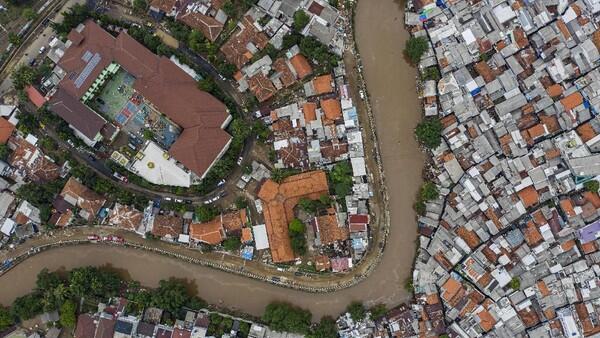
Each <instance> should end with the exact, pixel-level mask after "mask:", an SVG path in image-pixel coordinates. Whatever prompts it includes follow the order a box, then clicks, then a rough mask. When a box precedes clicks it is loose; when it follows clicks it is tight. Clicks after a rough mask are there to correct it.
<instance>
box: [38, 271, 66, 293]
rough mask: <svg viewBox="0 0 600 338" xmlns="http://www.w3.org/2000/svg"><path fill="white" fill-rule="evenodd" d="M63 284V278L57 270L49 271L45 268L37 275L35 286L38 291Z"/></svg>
mask: <svg viewBox="0 0 600 338" xmlns="http://www.w3.org/2000/svg"><path fill="white" fill-rule="evenodd" d="M59 284H61V279H60V277H59V276H58V274H57V273H56V272H49V271H48V269H46V268H44V269H42V271H40V272H39V273H38V275H37V280H36V282H35V287H36V289H37V290H38V291H45V290H50V289H54V288H55V287H57V286H58V285H59Z"/></svg>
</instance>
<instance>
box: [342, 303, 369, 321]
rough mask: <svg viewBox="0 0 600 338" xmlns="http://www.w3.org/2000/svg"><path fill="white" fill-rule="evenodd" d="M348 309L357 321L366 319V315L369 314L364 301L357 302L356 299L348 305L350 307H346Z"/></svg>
mask: <svg viewBox="0 0 600 338" xmlns="http://www.w3.org/2000/svg"><path fill="white" fill-rule="evenodd" d="M346 311H348V313H350V316H351V317H352V319H353V320H355V321H357V320H363V319H365V316H366V314H367V310H366V309H365V306H364V305H363V303H361V302H356V301H355V302H352V303H350V304H349V305H348V307H347V308H346Z"/></svg>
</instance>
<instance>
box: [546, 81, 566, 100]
mask: <svg viewBox="0 0 600 338" xmlns="http://www.w3.org/2000/svg"><path fill="white" fill-rule="evenodd" d="M546 93H548V95H550V97H552V98H554V97H559V96H561V95H562V93H563V88H562V86H561V85H559V84H558V83H556V84H553V85H552V86H550V87H548V88H546Z"/></svg>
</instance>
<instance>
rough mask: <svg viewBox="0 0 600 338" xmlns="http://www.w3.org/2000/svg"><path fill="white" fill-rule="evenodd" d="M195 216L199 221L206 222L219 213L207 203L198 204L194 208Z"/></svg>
mask: <svg viewBox="0 0 600 338" xmlns="http://www.w3.org/2000/svg"><path fill="white" fill-rule="evenodd" d="M195 211H196V212H195V214H196V218H197V219H198V220H199V221H200V222H208V221H211V220H212V219H213V218H215V217H217V215H219V211H218V210H217V208H215V207H212V206H209V205H199V206H198V207H196V210H195Z"/></svg>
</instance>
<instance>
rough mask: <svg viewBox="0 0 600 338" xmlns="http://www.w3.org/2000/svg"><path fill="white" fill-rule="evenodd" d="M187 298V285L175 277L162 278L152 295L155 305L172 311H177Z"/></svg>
mask: <svg viewBox="0 0 600 338" xmlns="http://www.w3.org/2000/svg"><path fill="white" fill-rule="evenodd" d="M187 300H188V293H187V290H186V288H185V285H184V284H183V283H182V282H180V281H178V280H176V279H174V278H171V279H168V280H161V281H160V282H159V285H158V289H156V291H155V292H154V296H153V297H152V303H153V304H154V306H157V307H159V308H161V309H165V310H167V311H169V312H171V313H177V312H178V311H179V309H180V308H181V307H182V306H183V305H184V304H186V302H187Z"/></svg>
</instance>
